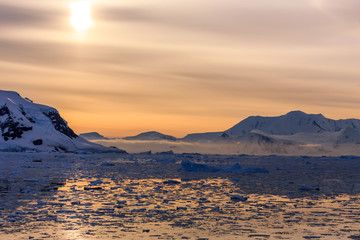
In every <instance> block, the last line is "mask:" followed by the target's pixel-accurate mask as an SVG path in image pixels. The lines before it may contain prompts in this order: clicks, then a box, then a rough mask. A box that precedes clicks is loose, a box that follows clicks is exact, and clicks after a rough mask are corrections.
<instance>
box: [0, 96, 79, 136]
mask: <svg viewBox="0 0 360 240" xmlns="http://www.w3.org/2000/svg"><path fill="white" fill-rule="evenodd" d="M35 126H36V127H38V126H43V127H47V128H54V129H55V130H56V131H58V132H59V133H62V134H64V135H66V136H68V137H70V138H77V135H76V134H75V133H74V131H73V130H71V129H70V128H69V127H68V125H67V122H66V121H65V120H64V119H62V118H61V116H60V114H59V113H58V111H57V110H56V109H55V108H51V107H47V106H44V105H40V104H35V103H33V102H31V101H30V100H27V99H24V98H22V97H21V96H20V95H19V94H18V93H16V92H9V91H0V129H1V135H2V137H3V139H4V140H5V141H8V140H15V139H17V138H22V135H23V134H24V132H27V131H31V130H33V129H34V127H35Z"/></svg>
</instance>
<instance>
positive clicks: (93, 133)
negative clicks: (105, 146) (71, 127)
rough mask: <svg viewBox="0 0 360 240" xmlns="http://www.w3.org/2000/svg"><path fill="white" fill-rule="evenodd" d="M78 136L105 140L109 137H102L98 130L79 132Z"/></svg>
mask: <svg viewBox="0 0 360 240" xmlns="http://www.w3.org/2000/svg"><path fill="white" fill-rule="evenodd" d="M79 137H82V138H85V139H86V140H107V139H109V138H107V137H104V136H103V135H101V134H100V133H98V132H89V133H81V134H79Z"/></svg>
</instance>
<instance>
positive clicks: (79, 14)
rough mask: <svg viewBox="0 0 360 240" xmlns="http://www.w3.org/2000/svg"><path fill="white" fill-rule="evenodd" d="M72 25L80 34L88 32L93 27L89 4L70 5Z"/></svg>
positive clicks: (84, 2) (77, 3)
mask: <svg viewBox="0 0 360 240" xmlns="http://www.w3.org/2000/svg"><path fill="white" fill-rule="evenodd" d="M70 9H71V18H70V22H71V25H72V26H73V27H74V28H75V29H76V30H77V31H79V32H83V31H86V30H88V29H89V28H90V27H91V26H92V25H93V21H92V19H91V9H90V4H89V2H86V1H76V2H71V3H70Z"/></svg>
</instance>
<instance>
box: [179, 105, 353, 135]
mask: <svg viewBox="0 0 360 240" xmlns="http://www.w3.org/2000/svg"><path fill="white" fill-rule="evenodd" d="M346 128H349V130H348V132H349V131H350V132H351V131H353V130H354V129H358V130H359V131H360V120H358V119H346V120H333V119H328V118H326V117H324V116H323V115H322V114H306V113H304V112H301V111H293V112H289V113H287V114H285V115H282V116H279V117H261V116H252V117H248V118H246V119H245V120H243V121H241V122H239V123H238V124H236V125H235V126H233V127H231V128H230V129H228V130H226V131H224V132H210V133H195V134H189V135H187V136H186V137H184V138H183V139H181V140H184V141H191V142H196V141H222V140H224V139H225V140H235V141H236V140H239V139H242V140H244V139H250V138H253V137H254V136H256V137H259V136H258V135H256V134H255V135H254V132H253V131H257V132H256V133H261V135H264V134H265V135H270V136H272V137H274V139H282V140H284V139H285V140H291V141H294V140H295V139H296V137H301V139H299V140H303V138H310V139H311V138H312V137H314V136H315V138H318V137H320V138H322V137H326V136H327V134H326V133H340V131H342V130H344V129H346ZM323 133H325V134H323ZM292 135H294V137H290V136H292ZM330 135H331V134H330ZM333 135H334V134H333ZM335 135H337V134H335ZM275 136H277V137H275ZM281 136H284V137H281ZM353 138H354V137H352V139H353ZM332 140H334V139H333V138H332ZM341 141H342V140H341Z"/></svg>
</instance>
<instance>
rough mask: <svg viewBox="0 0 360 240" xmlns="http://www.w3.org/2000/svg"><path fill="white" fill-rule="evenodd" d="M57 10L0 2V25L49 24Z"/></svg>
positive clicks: (57, 13) (54, 17) (55, 16)
mask: <svg viewBox="0 0 360 240" xmlns="http://www.w3.org/2000/svg"><path fill="white" fill-rule="evenodd" d="M58 16H59V12H56V11H52V10H46V11H45V10H40V9H38V8H30V7H18V6H14V5H7V4H1V3H0V26H11V27H20V26H51V25H54V20H55V19H56V18H57V17H58Z"/></svg>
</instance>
